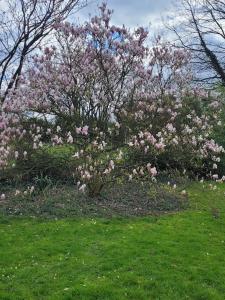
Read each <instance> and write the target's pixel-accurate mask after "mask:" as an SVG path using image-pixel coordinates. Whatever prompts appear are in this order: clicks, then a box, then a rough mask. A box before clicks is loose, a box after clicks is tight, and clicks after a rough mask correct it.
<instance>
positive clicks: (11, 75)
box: [0, 0, 86, 102]
mask: <svg viewBox="0 0 225 300" xmlns="http://www.w3.org/2000/svg"><path fill="white" fill-rule="evenodd" d="M85 3H86V1H83V0H0V97H1V98H0V99H1V102H4V99H5V96H6V95H7V93H8V91H9V90H10V89H12V88H14V87H16V86H17V84H18V79H19V76H20V75H21V71H22V68H23V66H24V63H25V60H26V58H27V57H28V56H29V54H30V53H31V52H32V51H33V50H34V49H37V47H38V46H39V45H40V43H41V41H42V40H43V39H44V38H45V37H46V36H48V35H49V33H50V32H51V31H52V30H53V27H54V24H55V23H56V22H60V21H63V20H65V18H66V17H67V16H68V15H69V14H70V13H71V12H74V11H76V10H78V9H79V8H81V7H82V6H83V5H85Z"/></svg>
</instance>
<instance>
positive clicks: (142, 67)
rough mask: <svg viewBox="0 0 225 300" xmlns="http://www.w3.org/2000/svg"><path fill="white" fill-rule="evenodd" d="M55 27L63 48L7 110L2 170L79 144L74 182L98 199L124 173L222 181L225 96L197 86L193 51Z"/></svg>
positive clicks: (42, 60)
mask: <svg viewBox="0 0 225 300" xmlns="http://www.w3.org/2000/svg"><path fill="white" fill-rule="evenodd" d="M111 15H112V11H111V10H109V9H107V7H106V5H105V4H103V5H102V6H100V14H99V16H95V17H93V18H91V20H90V21H89V22H86V23H85V24H83V25H73V24H71V23H68V22H65V23H58V24H57V25H55V31H56V41H57V42H56V43H54V45H52V46H49V47H47V48H45V49H40V53H38V54H36V55H35V56H34V57H33V58H32V62H31V64H30V67H29V68H28V69H27V70H26V71H25V72H24V74H22V76H21V78H20V81H19V86H18V87H17V89H16V90H11V91H10V92H9V93H8V95H7V97H6V99H5V101H4V102H3V103H2V104H1V106H0V169H1V170H4V169H6V168H11V167H15V165H16V164H18V162H19V161H24V162H26V161H29V160H30V159H31V158H32V154H33V153H35V152H36V151H38V150H39V149H40V148H43V147H45V146H46V145H48V146H49V147H55V146H57V147H60V146H65V145H72V146H74V149H76V150H75V153H74V155H73V160H74V177H75V179H76V181H77V182H78V188H79V189H80V190H81V191H84V190H85V189H86V188H87V189H88V191H89V194H90V195H92V196H93V195H97V194H99V193H100V191H101V189H102V187H103V186H104V185H105V184H106V183H108V182H110V181H113V180H114V179H115V178H117V177H118V176H121V177H125V178H127V179H129V180H132V179H134V178H138V177H142V178H146V177H147V178H151V179H153V180H155V178H156V177H157V175H158V174H159V173H160V171H161V170H162V169H163V170H164V169H167V168H177V169H179V170H181V171H182V172H183V171H185V170H194V171H195V172H196V173H198V172H199V173H201V174H202V173H203V175H204V176H205V177H206V176H209V177H212V178H214V179H218V178H219V176H218V174H217V171H216V170H217V164H218V163H219V161H220V154H221V153H222V152H224V150H223V148H222V147H221V146H219V145H218V144H217V143H216V142H215V141H214V140H213V139H212V137H211V136H212V133H213V130H214V126H215V125H218V126H220V125H221V121H220V112H221V103H220V100H219V98H218V97H217V98H216V97H211V96H208V95H207V93H206V92H204V91H202V90H200V89H197V88H195V87H193V86H192V83H191V80H192V76H191V71H190V67H189V60H190V54H189V53H188V52H185V51H183V50H177V49H174V47H173V46H172V45H169V44H167V43H163V42H162V41H161V39H160V38H157V39H156V41H155V45H153V47H148V46H147V45H146V40H147V37H148V32H147V31H146V30H145V29H144V28H142V27H140V28H138V29H136V30H134V31H131V30H128V29H127V28H126V27H125V26H122V27H118V26H114V25H112V24H111Z"/></svg>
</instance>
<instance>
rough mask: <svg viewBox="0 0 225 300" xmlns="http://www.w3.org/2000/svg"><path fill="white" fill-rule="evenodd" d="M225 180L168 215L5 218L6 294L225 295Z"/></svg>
mask: <svg viewBox="0 0 225 300" xmlns="http://www.w3.org/2000/svg"><path fill="white" fill-rule="evenodd" d="M224 192H225V185H219V186H218V189H217V190H216V191H209V190H208V189H203V188H202V186H201V185H200V184H194V185H193V186H192V187H191V188H190V189H189V193H190V198H191V207H190V208H189V209H188V210H186V211H183V212H179V213H174V214H168V215H163V216H160V217H159V216H148V217H142V218H126V219H125V218H111V219H89V218H86V219H73V220H72V219H62V220H44V219H43V220H41V219H24V218H8V217H4V218H3V217H2V218H1V219H0V299H1V300H4V299H10V300H17V299H25V300H29V299H38V300H41V299H52V300H63V299H79V300H80V299H101V300H103V299H105V300H110V299H113V300H117V299H118V300H123V299H134V300H141V299H148V300H149V299H165V300H168V299H173V300H174V299H178V300H181V299H203V300H206V299H212V300H216V299H221V300H224V299H225V195H224Z"/></svg>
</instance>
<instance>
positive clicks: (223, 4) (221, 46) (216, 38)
mask: <svg viewBox="0 0 225 300" xmlns="http://www.w3.org/2000/svg"><path fill="white" fill-rule="evenodd" d="M177 1H178V0H177ZM179 3H180V0H179ZM175 21H176V22H175V25H173V26H170V29H172V30H173V32H174V33H175V34H176V37H177V40H178V46H180V47H183V48H185V49H188V50H190V51H191V52H192V54H193V65H194V66H195V68H196V71H197V80H201V81H203V82H207V83H212V82H220V83H221V84H222V85H225V1H224V0H221V1H220V0H182V2H181V11H180V13H179V14H178V17H175Z"/></svg>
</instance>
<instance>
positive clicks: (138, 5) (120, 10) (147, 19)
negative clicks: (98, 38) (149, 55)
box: [78, 0, 173, 30]
mask: <svg viewBox="0 0 225 300" xmlns="http://www.w3.org/2000/svg"><path fill="white" fill-rule="evenodd" d="M90 1H91V0H89V2H90ZM101 2H102V1H97V0H95V1H92V3H91V4H89V5H88V6H87V7H86V8H84V9H82V10H81V11H80V12H79V13H78V17H79V20H80V21H81V22H82V21H83V20H85V19H87V18H88V15H89V13H91V14H92V15H93V14H96V12H97V6H98V4H101ZM107 3H108V7H109V8H110V9H113V10H114V13H113V18H112V19H113V22H114V23H115V24H116V25H123V24H125V25H126V26H127V27H130V28H131V27H137V26H144V27H149V25H150V28H152V29H154V30H157V29H158V28H160V27H161V24H162V18H165V17H166V15H167V14H168V11H169V10H170V9H171V7H172V3H173V0H108V1H107Z"/></svg>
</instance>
